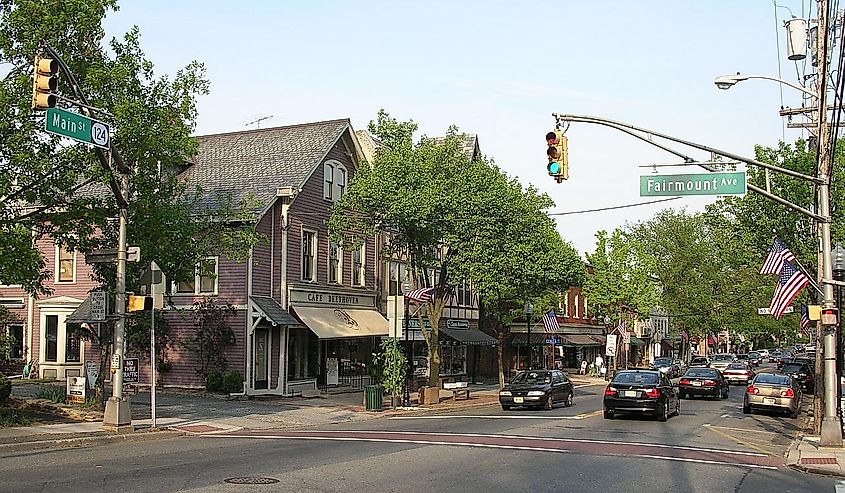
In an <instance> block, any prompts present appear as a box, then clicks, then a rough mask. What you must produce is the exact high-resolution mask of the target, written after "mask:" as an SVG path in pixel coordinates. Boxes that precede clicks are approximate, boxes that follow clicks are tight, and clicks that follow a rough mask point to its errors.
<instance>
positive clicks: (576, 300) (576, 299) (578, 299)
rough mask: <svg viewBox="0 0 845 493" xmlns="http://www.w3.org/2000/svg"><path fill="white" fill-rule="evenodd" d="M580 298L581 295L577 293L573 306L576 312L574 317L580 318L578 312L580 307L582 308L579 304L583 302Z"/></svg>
mask: <svg viewBox="0 0 845 493" xmlns="http://www.w3.org/2000/svg"><path fill="white" fill-rule="evenodd" d="M580 298H581V297H580V296H578V295H577V294H576V295H575V303H574V305H573V307H572V308H573V312H574V313H573V314H572V316H573V318H579V317H578V312H579V308H580V307H579V306H578V303H580V302H581V299H580Z"/></svg>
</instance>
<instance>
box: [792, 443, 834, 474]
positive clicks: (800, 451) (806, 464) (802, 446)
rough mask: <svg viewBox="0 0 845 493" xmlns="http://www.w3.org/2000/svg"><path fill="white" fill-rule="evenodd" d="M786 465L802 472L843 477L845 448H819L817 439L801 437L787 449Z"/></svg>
mask: <svg viewBox="0 0 845 493" xmlns="http://www.w3.org/2000/svg"><path fill="white" fill-rule="evenodd" d="M843 445H845V444H843ZM786 465H787V466H788V467H791V468H793V469H797V470H799V471H803V472H810V473H815V474H826V475H829V476H840V477H845V448H832V447H821V446H819V437H817V436H801V437H798V438H797V439H796V440H795V441H794V442H793V443H792V446H791V447H790V448H789V452H787V455H786Z"/></svg>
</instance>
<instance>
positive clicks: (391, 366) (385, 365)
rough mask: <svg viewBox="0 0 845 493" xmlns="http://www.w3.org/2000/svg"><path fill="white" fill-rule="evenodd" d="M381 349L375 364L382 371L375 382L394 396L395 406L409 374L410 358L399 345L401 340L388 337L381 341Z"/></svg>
mask: <svg viewBox="0 0 845 493" xmlns="http://www.w3.org/2000/svg"><path fill="white" fill-rule="evenodd" d="M380 349H381V351H380V352H379V353H378V354H377V355H376V358H374V360H375V361H373V364H374V365H376V366H377V367H378V368H379V369H380V370H381V371H380V374H379V381H378V382H374V383H376V384H378V385H382V386H383V387H384V389H385V390H387V392H388V393H389V394H390V395H391V396H393V399H392V400H393V407H394V408H395V407H396V401H397V400H398V398H399V395H400V394H401V393H402V390H403V388H404V385H405V382H406V380H407V375H408V360H407V359H406V358H405V355H404V354H403V352H402V348H401V347H400V346H399V341H398V340H396V339H394V338H388V339H384V340H383V341H381V346H380Z"/></svg>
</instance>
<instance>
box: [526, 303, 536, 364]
mask: <svg viewBox="0 0 845 493" xmlns="http://www.w3.org/2000/svg"><path fill="white" fill-rule="evenodd" d="M533 312H534V305H532V304H531V302H530V301H526V302H525V328H526V329H527V330H528V369H529V370H531V369H532V368H531V359H532V358H531V356H532V354H531V353H532V352H533V349H534V348H533V347H531V314H532V313H533Z"/></svg>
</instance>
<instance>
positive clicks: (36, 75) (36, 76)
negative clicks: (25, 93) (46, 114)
mask: <svg viewBox="0 0 845 493" xmlns="http://www.w3.org/2000/svg"><path fill="white" fill-rule="evenodd" d="M34 65H35V68H34V70H33V74H32V109H35V110H46V109H47V108H54V107H55V106H56V95H55V94H53V91H55V90H56V86H57V85H58V78H57V77H56V73H57V72H58V71H59V62H57V61H56V60H53V59H52V58H45V57H42V56H38V55H36V56H35V64H34Z"/></svg>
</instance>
